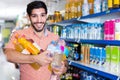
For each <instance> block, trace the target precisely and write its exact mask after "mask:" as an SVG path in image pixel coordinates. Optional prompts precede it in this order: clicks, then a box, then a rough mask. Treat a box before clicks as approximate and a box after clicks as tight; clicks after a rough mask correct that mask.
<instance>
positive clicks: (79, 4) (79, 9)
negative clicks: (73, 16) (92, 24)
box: [77, 0, 82, 17]
mask: <svg viewBox="0 0 120 80" xmlns="http://www.w3.org/2000/svg"><path fill="white" fill-rule="evenodd" d="M77 10H78V12H77V16H78V17H81V16H82V0H78V2H77Z"/></svg>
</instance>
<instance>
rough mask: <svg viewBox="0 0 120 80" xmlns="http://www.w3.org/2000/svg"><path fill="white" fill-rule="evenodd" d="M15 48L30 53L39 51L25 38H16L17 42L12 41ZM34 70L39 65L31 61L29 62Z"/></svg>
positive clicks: (35, 53) (33, 53)
mask: <svg viewBox="0 0 120 80" xmlns="http://www.w3.org/2000/svg"><path fill="white" fill-rule="evenodd" d="M14 44H15V48H16V50H17V51H20V52H21V51H23V50H24V49H26V50H27V51H28V52H29V53H31V54H32V55H37V54H39V53H40V50H39V49H38V48H36V47H35V46H34V45H33V44H32V43H31V42H30V41H28V40H26V39H25V38H23V37H21V38H17V42H16V43H14ZM30 65H31V66H32V67H33V68H34V69H35V70H38V69H39V68H40V65H39V64H38V63H31V64H30Z"/></svg>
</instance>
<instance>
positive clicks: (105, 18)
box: [0, 0, 120, 80]
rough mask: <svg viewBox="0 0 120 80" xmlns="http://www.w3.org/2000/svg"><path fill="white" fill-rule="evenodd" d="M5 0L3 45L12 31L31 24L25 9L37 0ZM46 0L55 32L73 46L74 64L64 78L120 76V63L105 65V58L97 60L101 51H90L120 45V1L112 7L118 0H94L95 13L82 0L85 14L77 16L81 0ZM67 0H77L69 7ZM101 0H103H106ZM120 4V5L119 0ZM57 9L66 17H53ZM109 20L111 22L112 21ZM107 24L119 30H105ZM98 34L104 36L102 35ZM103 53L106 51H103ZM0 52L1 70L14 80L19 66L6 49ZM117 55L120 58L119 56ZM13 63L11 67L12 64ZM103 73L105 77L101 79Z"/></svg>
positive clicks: (1, 17)
mask: <svg viewBox="0 0 120 80" xmlns="http://www.w3.org/2000/svg"><path fill="white" fill-rule="evenodd" d="M4 1H5V2H4ZM4 1H1V3H0V7H1V8H2V9H1V13H0V26H1V27H0V29H1V34H0V42H1V44H0V45H1V46H2V44H3V43H4V44H6V43H7V41H8V39H9V36H10V33H11V32H12V31H15V30H17V29H21V28H24V27H25V26H28V25H29V21H28V20H27V18H26V13H25V9H26V4H27V3H29V2H31V1H33V0H24V1H20V0H11V1H9V2H7V1H6V0H4ZM16 1H17V2H16ZM43 1H45V2H46V4H47V6H48V12H49V15H52V16H50V19H51V20H48V23H52V24H51V25H50V24H49V26H51V27H50V30H51V31H53V32H54V33H55V34H58V35H60V37H61V38H63V39H65V40H66V42H67V45H69V48H70V50H71V51H70V52H71V53H70V55H68V56H69V57H68V60H69V62H70V65H71V66H70V67H69V68H68V71H67V73H66V74H65V75H63V80H64V78H69V79H71V80H72V79H73V78H74V80H80V79H82V80H93V79H92V78H98V79H97V80H106V79H107V78H108V79H107V80H119V79H120V77H119V75H118V74H120V73H118V72H120V71H119V68H118V67H116V68H117V70H115V69H116V68H113V67H114V66H113V67H112V66H107V67H105V66H106V65H102V64H101V62H100V64H99V65H98V64H97V62H96V61H97V60H96V59H98V58H102V57H103V56H102V57H99V56H98V54H97V51H95V53H94V55H96V54H97V56H94V55H93V56H92V54H91V53H92V52H94V51H90V50H92V47H95V49H94V50H96V49H97V48H100V50H101V48H103V49H106V47H107V45H109V47H108V48H111V47H113V46H115V48H116V45H117V46H118V47H117V49H118V48H119V45H120V42H119V40H120V30H119V29H120V27H119V25H120V18H119V17H120V13H119V12H120V9H119V8H120V6H116V3H115V4H114V5H112V7H111V6H110V5H111V3H112V2H111V1H114V2H115V1H117V0H94V8H92V9H93V10H94V12H93V13H92V14H90V13H89V11H90V8H89V7H86V6H88V5H89V4H88V3H86V1H87V0H79V1H84V4H82V9H81V8H80V9H81V11H82V13H84V14H82V15H80V16H77V17H76V15H75V14H76V11H75V10H76V8H77V9H79V7H80V3H79V7H78V6H76V5H75V1H77V0H43ZM66 1H73V2H72V3H70V4H72V6H66V7H65V5H67V4H66ZM88 1H89V3H92V2H93V0H88ZM90 1H91V2H90ZM100 1H102V3H101V2H100ZM106 2H109V4H110V5H109V6H108V5H107V3H106ZM8 4H9V5H8ZM21 4H22V6H21ZM68 4H69V3H68ZM92 4H93V3H92ZM96 4H98V5H96ZM117 4H118V5H120V3H119V1H118V3H117ZM101 5H102V6H101ZM56 6H57V7H56ZM16 8H17V9H16ZM68 9H69V10H70V12H69V11H67V10H68ZM55 11H57V12H56V13H57V14H58V11H60V13H61V14H62V17H64V19H65V21H64V20H63V21H61V19H59V18H58V17H59V16H58V15H57V16H56V18H55V20H53V19H52V18H53V15H54V13H55ZM14 13H16V14H14ZM77 13H79V11H77ZM80 13H81V12H80ZM65 14H66V15H65ZM59 21H60V22H59ZM87 22H89V23H87ZM111 22H112V23H111ZM113 22H115V23H113ZM108 23H109V24H110V25H108ZM101 24H102V25H101ZM104 24H106V25H104ZM111 24H115V26H112V27H114V28H111ZM105 28H108V29H107V30H106V31H108V32H111V30H112V32H113V31H114V32H115V33H112V34H111V33H108V34H105V32H103V30H105ZM109 28H110V29H109ZM115 29H118V30H115ZM90 30H91V31H90ZM93 30H94V31H93ZM98 30H99V31H98ZM109 30H110V31H109ZM87 32H88V33H87ZM117 32H118V33H117ZM99 33H100V34H99ZM87 34H88V35H87ZM98 34H99V36H100V37H99V36H98ZM116 34H118V38H115V35H116ZM90 35H92V37H90ZM96 35H97V36H96ZM105 35H106V36H107V37H106V38H105ZM111 35H112V38H111ZM93 36H94V37H93ZM86 43H87V45H86ZM76 44H77V45H76ZM91 44H92V45H91ZM96 44H97V45H96ZM93 45H94V46H93ZM78 46H79V47H78ZM91 46H92V47H91ZM84 47H85V48H84ZM96 47H97V48H96ZM86 48H88V49H87V50H88V51H87V50H86ZM84 49H85V50H84ZM80 50H81V51H80ZM112 50H113V49H112ZM98 51H99V50H98ZM106 51H107V50H106ZM113 51H114V50H113ZM117 51H118V50H117ZM102 53H104V51H102ZM110 53H111V54H110V55H113V54H114V53H112V51H110ZM86 54H88V55H87V57H86ZM119 54H120V53H119V52H118V55H119ZM89 55H90V56H89ZM106 55H109V54H106ZM0 56H1V58H0V59H1V60H0V61H1V62H0V64H1V65H3V66H0V69H1V71H0V73H1V72H3V73H1V75H0V77H3V78H4V76H7V78H9V79H10V80H11V79H12V80H16V79H17V78H18V75H19V72H18V70H16V69H15V68H13V64H9V63H8V62H7V61H6V60H5V56H4V55H2V50H1V54H0ZM91 56H92V57H94V58H92V61H93V62H94V64H93V63H91V62H90V59H89V58H90V57H91ZM115 56H116V55H115ZM82 57H83V58H82ZM113 58H114V57H112V58H106V57H104V59H106V60H107V59H110V60H111V61H112V59H113ZM116 59H117V60H119V61H120V58H119V57H118V58H116ZM79 61H80V62H79ZM119 61H118V62H119ZM108 62H109V61H108ZM118 62H117V64H118ZM86 63H87V65H86ZM111 63H112V64H113V63H114V62H111ZM6 65H7V66H6ZM10 65H11V67H8V66H10ZM93 66H94V67H95V68H94V67H93ZM96 66H97V68H96ZM86 67H87V68H86ZM99 67H100V68H99ZM119 67H120V66H119ZM13 69H14V70H13ZM101 69H102V70H101ZM107 69H109V70H107ZM84 70H85V71H84ZM6 71H7V74H5V73H6ZM114 71H115V73H114ZM116 71H117V73H116ZM14 73H17V74H18V75H15V74H14ZM91 77H92V78H91ZM102 77H103V79H101V78H102Z"/></svg>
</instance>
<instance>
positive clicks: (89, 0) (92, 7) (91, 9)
mask: <svg viewBox="0 0 120 80" xmlns="http://www.w3.org/2000/svg"><path fill="white" fill-rule="evenodd" d="M88 3H89V13H90V14H93V13H94V0H88Z"/></svg>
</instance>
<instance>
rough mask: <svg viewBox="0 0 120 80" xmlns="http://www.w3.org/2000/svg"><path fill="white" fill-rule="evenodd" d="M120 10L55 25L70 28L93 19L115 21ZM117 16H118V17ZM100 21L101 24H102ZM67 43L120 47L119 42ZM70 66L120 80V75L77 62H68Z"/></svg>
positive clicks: (81, 41)
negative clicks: (69, 26)
mask: <svg viewBox="0 0 120 80" xmlns="http://www.w3.org/2000/svg"><path fill="white" fill-rule="evenodd" d="M119 12H120V8H118V9H111V10H107V11H104V12H101V13H96V14H91V15H87V16H82V17H79V18H74V19H71V20H65V21H62V22H59V23H55V24H53V25H61V26H68V25H72V24H75V23H87V22H85V21H86V20H87V19H88V20H89V19H90V20H91V18H92V19H94V18H95V19H97V20H98V19H99V20H102V21H103V22H104V21H105V20H107V19H115V18H119V16H120V14H119ZM116 14H117V15H116ZM102 21H100V22H102ZM64 40H65V41H66V42H76V43H88V44H102V45H116V46H120V41H119V40H87V39H86V40H85V39H64ZM68 62H69V65H72V66H75V67H78V68H80V69H83V70H86V71H88V72H92V73H95V74H97V75H100V76H103V77H105V78H108V79H110V80H120V74H119V75H118V74H112V73H110V72H109V71H108V72H106V71H104V69H99V68H97V67H93V66H91V65H86V64H82V63H80V62H77V61H71V60H68Z"/></svg>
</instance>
